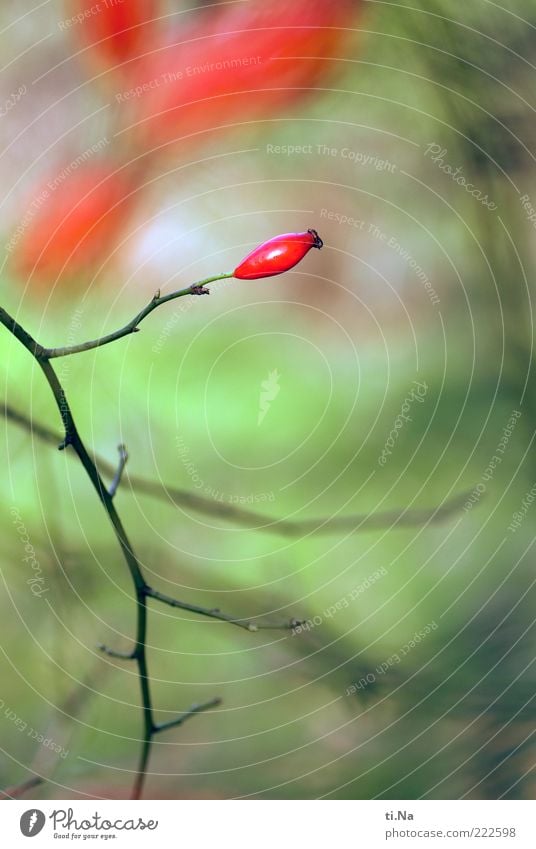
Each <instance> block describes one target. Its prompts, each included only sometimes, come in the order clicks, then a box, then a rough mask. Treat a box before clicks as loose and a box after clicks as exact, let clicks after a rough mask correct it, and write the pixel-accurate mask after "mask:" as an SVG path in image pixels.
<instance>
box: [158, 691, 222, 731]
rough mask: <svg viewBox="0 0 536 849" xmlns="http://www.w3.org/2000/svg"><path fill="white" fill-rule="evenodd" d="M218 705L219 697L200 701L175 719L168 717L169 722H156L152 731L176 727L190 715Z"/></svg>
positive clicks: (219, 703) (219, 702)
mask: <svg viewBox="0 0 536 849" xmlns="http://www.w3.org/2000/svg"><path fill="white" fill-rule="evenodd" d="M218 705H221V699H218V698H215V699H210V701H208V702H202V703H201V704H200V705H198V704H195V705H191V706H190V707H189V708H188V710H185V711H184V713H181V715H180V716H178V717H177V718H176V719H170V720H169V722H159V723H157V724H156V725H155V727H154V733H155V734H159V733H160V732H161V731H167V730H168V728H176V726H177V725H182V724H183V723H184V722H186V720H187V719H190V717H191V716H195V715H196V714H197V713H203V711H205V710H210V708H213V707H218Z"/></svg>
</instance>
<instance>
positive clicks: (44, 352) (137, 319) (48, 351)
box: [38, 272, 233, 360]
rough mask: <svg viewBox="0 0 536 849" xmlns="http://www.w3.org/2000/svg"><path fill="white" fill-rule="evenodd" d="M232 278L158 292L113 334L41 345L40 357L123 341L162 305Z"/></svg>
mask: <svg viewBox="0 0 536 849" xmlns="http://www.w3.org/2000/svg"><path fill="white" fill-rule="evenodd" d="M232 276H233V275H232V272H224V273H222V274H216V275H214V276H213V277H206V278H205V279H204V280H200V281H199V282H197V283H194V284H193V285H192V286H188V287H187V288H186V289H178V290H177V291H176V292H170V294H169V295H161V294H160V290H158V292H156V294H155V295H154V296H153V298H152V299H151V300H150V301H149V303H148V304H147V306H146V307H144V308H143V309H142V310H141V311H140V312H139V313H138V314H137V315H135V316H134V318H133V319H132V320H131V321H129V322H128V324H125V326H124V327H121V328H120V329H119V330H115V331H114V332H113V333H108V334H107V335H106V336H101V337H100V338H98V339H93V340H90V341H89V342H81V343H80V344H79V345H68V346H66V347H64V348H43V347H42V346H41V345H39V346H38V349H39V351H38V357H39V358H43V359H46V360H52V359H54V358H55V357H68V356H69V355H70V354H80V353H81V352H82V351H91V350H92V349H93V348H101V347H102V346H103V345H108V344H109V343H110V342H117V340H118V339H122V338H123V337H124V336H130V334H131V333H137V331H138V330H139V325H140V324H141V322H142V321H143V319H144V318H147V316H148V315H150V314H151V313H152V312H153V310H155V309H157V307H161V306H162V304H167V303H168V301H174V300H176V299H177V298H183V297H184V296H185V295H209V294H210V292H209V290H208V289H207V288H206V286H207V285H208V284H209V283H214V282H216V281H217V280H225V279H226V278H228V277H232Z"/></svg>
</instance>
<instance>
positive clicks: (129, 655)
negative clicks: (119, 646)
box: [97, 643, 136, 660]
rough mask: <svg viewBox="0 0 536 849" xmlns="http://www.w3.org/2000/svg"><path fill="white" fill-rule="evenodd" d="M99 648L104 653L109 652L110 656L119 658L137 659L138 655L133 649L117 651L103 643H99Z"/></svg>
mask: <svg viewBox="0 0 536 849" xmlns="http://www.w3.org/2000/svg"><path fill="white" fill-rule="evenodd" d="M97 648H98V650H99V651H101V652H102V653H103V654H107V655H108V657H115V658H117V659H118V660H136V655H135V653H134V652H132V651H129V652H126V651H116V650H115V649H110V648H108V646H105V645H104V644H103V643H98V645H97Z"/></svg>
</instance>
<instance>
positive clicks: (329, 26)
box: [118, 0, 360, 147]
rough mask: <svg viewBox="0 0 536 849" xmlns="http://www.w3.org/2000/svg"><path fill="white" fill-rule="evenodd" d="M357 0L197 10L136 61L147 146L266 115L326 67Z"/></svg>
mask: <svg viewBox="0 0 536 849" xmlns="http://www.w3.org/2000/svg"><path fill="white" fill-rule="evenodd" d="M359 5H360V4H359V2H356V0H338V2H337V3H329V2H327V0H293V2H288V0H270V2H266V0H249V1H248V2H247V3H240V4H237V5H236V6H228V7H223V8H221V9H219V10H217V11H215V10H213V9H206V10H199V11H198V12H196V13H195V18H194V22H193V23H192V24H190V26H189V27H188V28H186V29H183V30H181V31H179V32H178V33H177V35H176V43H175V44H173V45H171V46H169V47H166V48H162V49H159V50H157V51H156V52H154V53H152V54H151V55H148V56H147V57H146V58H145V59H144V60H142V61H140V63H139V65H137V66H136V67H135V68H133V71H135V76H133V77H132V80H131V81H132V87H131V88H130V89H127V90H125V92H123V93H122V96H119V97H118V100H119V102H124V101H127V100H128V101H129V102H130V104H131V107H132V110H133V113H134V116H135V117H134V120H136V119H137V120H138V121H140V122H141V123H139V124H138V129H139V132H140V133H142V137H143V139H144V142H145V144H146V145H147V146H148V147H151V146H153V145H157V144H161V143H164V142H168V141H172V140H174V139H177V138H182V137H184V136H188V135H189V134H191V133H198V132H199V131H203V130H210V129H212V128H217V127H219V126H222V125H225V124H231V123H237V122H238V123H239V122H242V121H243V122H244V123H247V122H248V121H249V120H255V119H257V118H259V117H261V118H262V117H265V116H266V117H268V116H270V115H272V114H273V113H274V109H277V108H279V107H282V106H285V105H287V104H289V103H292V102H294V101H295V100H297V99H301V98H303V97H304V96H305V95H307V93H308V91H310V90H314V88H315V86H317V85H318V84H319V82H321V81H322V82H323V81H324V80H325V79H329V72H330V70H333V66H334V65H335V64H338V65H339V66H342V64H343V63H335V62H334V61H333V60H334V59H335V58H336V57H337V56H339V55H341V49H342V47H343V46H344V44H345V43H346V41H347V38H348V34H349V30H350V29H351V28H353V27H355V22H356V10H357V9H358V7H359Z"/></svg>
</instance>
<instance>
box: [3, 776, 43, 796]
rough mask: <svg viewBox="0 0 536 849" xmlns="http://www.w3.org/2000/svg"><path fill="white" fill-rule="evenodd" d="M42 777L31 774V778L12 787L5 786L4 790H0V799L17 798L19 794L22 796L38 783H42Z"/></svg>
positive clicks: (37, 785)
mask: <svg viewBox="0 0 536 849" xmlns="http://www.w3.org/2000/svg"><path fill="white" fill-rule="evenodd" d="M43 781H44V779H43V778H41V777H40V776H38V775H32V777H31V778H28V779H26V781H23V782H22V783H21V784H16V785H14V786H13V787H6V788H5V789H4V790H0V799H18V798H19V796H23V795H24V794H25V793H27V792H28V790H33V789H34V787H39V785H40V784H43Z"/></svg>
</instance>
